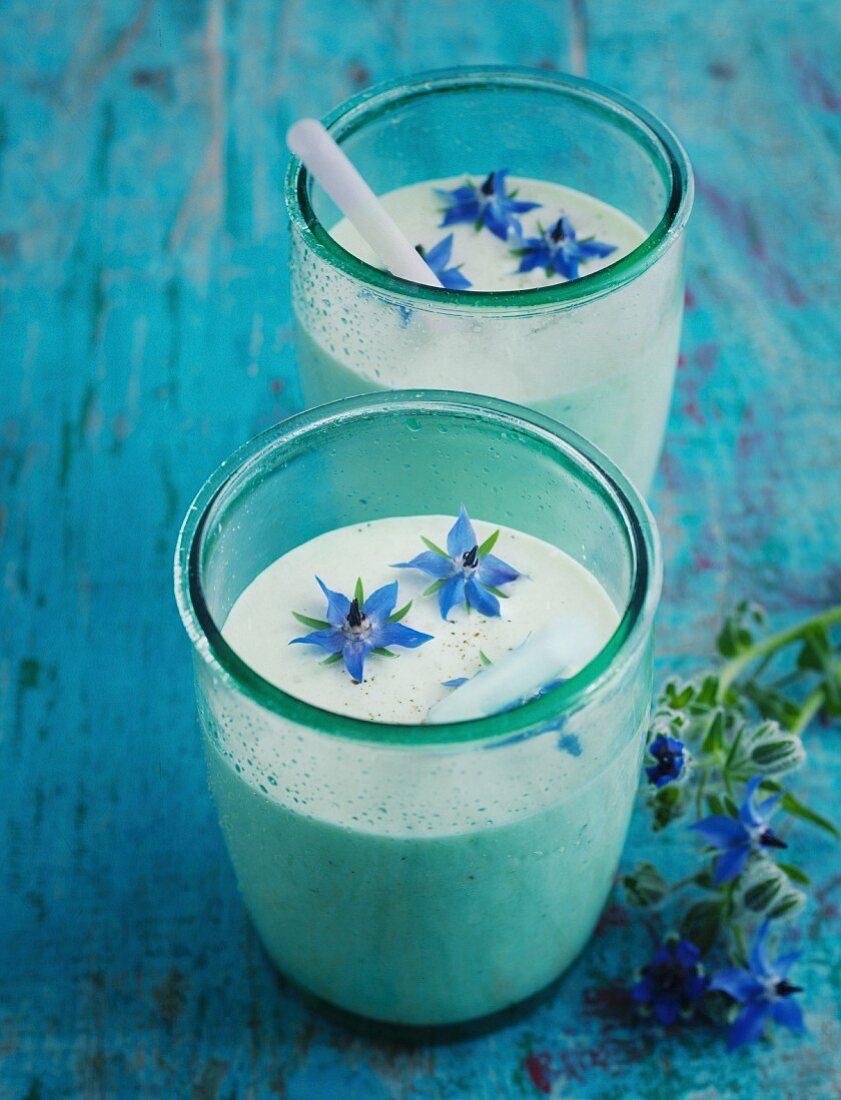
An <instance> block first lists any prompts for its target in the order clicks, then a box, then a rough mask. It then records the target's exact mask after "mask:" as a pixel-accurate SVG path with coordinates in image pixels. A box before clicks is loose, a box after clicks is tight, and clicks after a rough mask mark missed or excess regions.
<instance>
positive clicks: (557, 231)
mask: <svg viewBox="0 0 841 1100" xmlns="http://www.w3.org/2000/svg"><path fill="white" fill-rule="evenodd" d="M549 236H550V238H551V240H552V241H553V243H554V244H558V242H559V241H562V240H563V239H564V238H565V237H566V233H564V223H563V222H562V221H561V219H560V218H558V221H557V222H556V224H555V228H554V229H553V230H552V232H551V233H550V234H549Z"/></svg>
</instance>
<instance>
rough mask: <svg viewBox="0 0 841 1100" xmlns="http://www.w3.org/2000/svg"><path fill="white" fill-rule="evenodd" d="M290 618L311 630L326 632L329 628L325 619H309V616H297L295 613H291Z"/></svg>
mask: <svg viewBox="0 0 841 1100" xmlns="http://www.w3.org/2000/svg"><path fill="white" fill-rule="evenodd" d="M292 617H293V618H294V619H297V620H298V622H299V623H303V624H304V626H308V627H310V628H311V629H312V630H327V629H328V628H329V626H330V624H329V623H328V622H327V620H326V619H311V618H310V616H309V615H299V614H298V612H297V611H293V612H292Z"/></svg>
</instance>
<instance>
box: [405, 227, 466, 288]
mask: <svg viewBox="0 0 841 1100" xmlns="http://www.w3.org/2000/svg"><path fill="white" fill-rule="evenodd" d="M415 249H416V251H417V252H418V255H420V256H421V257H422V258H423V259H424V260H425V261H426V265H427V267H428V268H429V269H430V271H431V272H432V273H433V275H437V277H438V280H439V282H440V283H441V285H442V286H444V287H446V288H447V290H469V289H470V288H471V286H472V285H473V284H472V283H471V282H470V280H469V279H468V278H466V276H464V275H462V273H461V271H460V270H459V268H460V267H461V265H460V264H457V265H456V266H455V267H449V266H448V265H449V263H450V257H451V256H452V252H453V235H452V233H450V234H448V235H447V236H446V237H444V239H443V240H441V241H439V242H438V244H436V245H433V247H432V248H430V249H429V251H428V252H427V251H426V249H425V248H424V247H423V245H420V244H416V245H415Z"/></svg>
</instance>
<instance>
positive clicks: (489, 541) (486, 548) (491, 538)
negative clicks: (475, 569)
mask: <svg viewBox="0 0 841 1100" xmlns="http://www.w3.org/2000/svg"><path fill="white" fill-rule="evenodd" d="M498 538H499V528H498V527H497V529H496V530H495V531H494V533H493V534H492V535H488V537H487V538H486V539H485V541H484V542H483V543H482V545H481V546H480V547H479V549H478V550H477V551H476V553H477V554H478V555H479V557H480V558H483V557H484V556H485V554H490V552H491V550H493V548H494V547H495V546H496V540H497V539H498Z"/></svg>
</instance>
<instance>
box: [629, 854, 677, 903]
mask: <svg viewBox="0 0 841 1100" xmlns="http://www.w3.org/2000/svg"><path fill="white" fill-rule="evenodd" d="M622 885H623V886H624V888H625V894H626V896H627V899H628V904H629V905H633V906H635V907H636V908H638V909H648V908H650V907H652V906H655V905H659V904H660V902H661V901H662V900H663V898H665V896H666V894H667V893H668V892H669V884H668V882H667V881H666V880H665V879H664V878H663V876H662V875H661V874H660V872H659V871H658V869H657V868H656V867H655V866H654V864H653V863H648V862H646V861H645V860H642V861H640V862H638V863H637V864H636V865H635V866H634V870H633V871H632V872H631V873H630V874H627V875H623V876H622Z"/></svg>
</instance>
